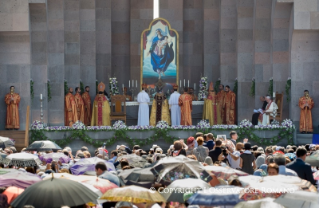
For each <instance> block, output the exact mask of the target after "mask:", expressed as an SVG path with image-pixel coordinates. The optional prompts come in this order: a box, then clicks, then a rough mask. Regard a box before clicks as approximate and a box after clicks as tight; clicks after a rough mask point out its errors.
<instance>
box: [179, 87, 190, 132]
mask: <svg viewBox="0 0 319 208" xmlns="http://www.w3.org/2000/svg"><path fill="white" fill-rule="evenodd" d="M192 101H193V99H192V96H191V95H190V94H188V87H185V88H184V94H182V95H181V96H179V99H178V105H179V106H180V107H181V125H183V126H191V125H192V109H193V106H192Z"/></svg>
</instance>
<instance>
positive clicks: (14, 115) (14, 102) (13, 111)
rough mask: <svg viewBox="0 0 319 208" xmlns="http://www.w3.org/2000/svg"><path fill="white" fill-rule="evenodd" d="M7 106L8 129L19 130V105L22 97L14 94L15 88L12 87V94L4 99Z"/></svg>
mask: <svg viewBox="0 0 319 208" xmlns="http://www.w3.org/2000/svg"><path fill="white" fill-rule="evenodd" d="M4 101H5V103H6V104H7V119H6V127H5V128H6V129H19V128H20V120H19V103H20V95H19V94H18V93H15V92H14V86H11V87H10V93H8V94H6V96H5V98H4Z"/></svg>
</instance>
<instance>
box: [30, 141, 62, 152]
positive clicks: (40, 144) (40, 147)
mask: <svg viewBox="0 0 319 208" xmlns="http://www.w3.org/2000/svg"><path fill="white" fill-rule="evenodd" d="M61 149H62V148H61V147H60V146H59V145H57V144H56V143H54V142H51V141H48V140H46V141H35V142H33V143H32V144H30V145H29V146H28V147H27V149H26V150H25V151H51V150H52V151H56V150H61Z"/></svg>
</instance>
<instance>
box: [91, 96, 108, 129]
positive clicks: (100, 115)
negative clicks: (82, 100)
mask: <svg viewBox="0 0 319 208" xmlns="http://www.w3.org/2000/svg"><path fill="white" fill-rule="evenodd" d="M110 112H111V108H110V104H109V101H108V100H107V98H106V97H105V95H104V94H98V95H97V96H96V97H95V99H94V102H93V111H92V120H91V126H110V125H111V121H110Z"/></svg>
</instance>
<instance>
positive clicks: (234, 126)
mask: <svg viewBox="0 0 319 208" xmlns="http://www.w3.org/2000/svg"><path fill="white" fill-rule="evenodd" d="M211 128H212V129H216V130H230V129H238V126H237V125H223V124H221V125H213V126H212V127H211Z"/></svg>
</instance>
